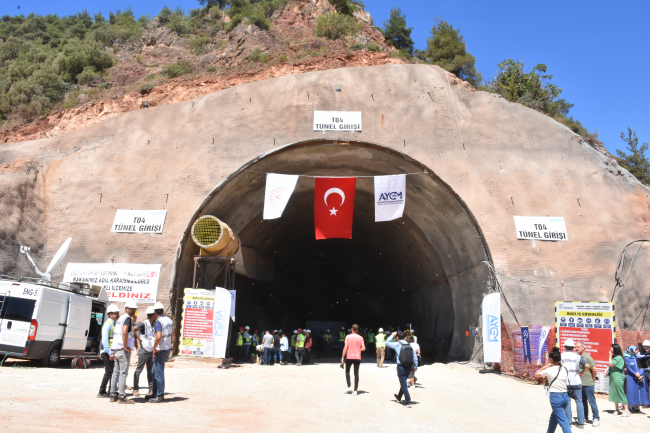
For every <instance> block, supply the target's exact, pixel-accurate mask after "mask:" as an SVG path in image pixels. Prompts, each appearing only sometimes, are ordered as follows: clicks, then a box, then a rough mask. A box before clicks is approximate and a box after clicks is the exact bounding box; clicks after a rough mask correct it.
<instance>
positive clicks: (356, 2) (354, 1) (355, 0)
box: [348, 0, 366, 9]
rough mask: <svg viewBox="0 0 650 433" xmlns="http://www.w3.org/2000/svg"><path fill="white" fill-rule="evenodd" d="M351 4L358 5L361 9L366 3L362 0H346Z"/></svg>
mask: <svg viewBox="0 0 650 433" xmlns="http://www.w3.org/2000/svg"><path fill="white" fill-rule="evenodd" d="M348 1H349V2H350V3H352V4H353V5H355V6H357V7H360V8H361V9H365V8H366V4H365V3H364V2H363V1H362V0H348Z"/></svg>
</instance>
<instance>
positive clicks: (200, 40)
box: [190, 36, 210, 55]
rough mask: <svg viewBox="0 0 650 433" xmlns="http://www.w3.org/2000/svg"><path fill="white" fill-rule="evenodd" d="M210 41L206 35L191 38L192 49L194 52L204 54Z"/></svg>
mask: <svg viewBox="0 0 650 433" xmlns="http://www.w3.org/2000/svg"><path fill="white" fill-rule="evenodd" d="M208 42H210V38H206V37H204V36H198V37H196V38H192V39H191V40H190V50H191V51H192V54H197V55H198V54H203V53H204V51H205V46H206V45H207V43H208Z"/></svg>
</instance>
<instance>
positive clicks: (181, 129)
mask: <svg viewBox="0 0 650 433" xmlns="http://www.w3.org/2000/svg"><path fill="white" fill-rule="evenodd" d="M242 30H243V29H242ZM209 85H212V84H210V83H205V86H209ZM335 85H337V86H340V87H341V90H340V91H336V90H335ZM197 86H199V84H198V83H197ZM215 90H219V88H215ZM199 94H200V95H202V96H199V97H197V98H196V99H194V100H192V101H187V102H179V103H176V104H171V105H166V106H157V107H154V108H150V109H148V110H138V111H133V112H129V113H125V114H121V115H118V116H115V117H112V118H109V119H107V120H105V121H103V122H99V123H96V124H94V125H92V126H90V127H87V128H83V129H78V130H76V131H74V132H70V133H67V134H63V135H60V136H57V137H52V138H45V139H41V140H35V141H28V142H21V143H7V144H4V145H2V146H0V185H2V189H1V190H0V194H3V195H2V200H1V201H0V214H2V215H3V216H8V217H3V219H2V222H1V224H2V225H1V226H0V239H2V240H3V242H2V243H0V270H1V272H2V273H5V272H6V273H9V274H12V273H13V274H28V271H27V269H26V267H25V266H24V263H23V262H22V261H20V260H19V258H18V254H17V249H16V245H20V244H25V245H30V246H32V247H33V249H34V252H35V256H36V258H37V261H38V263H39V264H41V263H46V262H47V261H48V260H49V258H50V257H51V256H52V255H53V254H54V252H55V251H56V249H57V248H58V246H59V245H60V244H61V243H62V242H63V240H65V239H66V238H67V237H68V236H72V237H73V243H72V246H71V248H70V252H69V255H68V258H67V260H68V261H70V262H109V260H110V258H111V257H113V256H116V257H117V260H118V261H119V262H126V263H160V264H161V265H162V270H161V280H160V287H159V293H158V298H159V299H160V300H161V301H162V302H163V303H165V304H167V303H168V302H169V299H170V292H171V295H172V296H171V300H172V301H173V302H175V301H176V300H177V299H176V296H177V295H178V293H179V290H182V288H183V287H186V284H187V282H188V278H190V284H191V275H189V277H188V273H187V269H188V268H187V260H188V259H190V258H191V256H192V254H193V252H194V251H193V250H192V244H191V241H189V240H188V238H187V230H188V227H189V226H190V225H191V223H192V222H193V218H195V217H196V216H197V215H200V214H202V213H214V214H215V215H217V216H218V217H220V218H221V217H224V218H225V219H226V220H227V222H228V223H229V224H230V225H231V227H232V228H233V229H234V230H235V231H237V232H238V233H240V235H241V236H242V237H243V238H244V239H245V241H246V245H248V246H251V247H254V248H256V249H258V250H259V251H260V253H262V254H264V255H268V256H270V257H273V258H274V259H275V260H276V270H277V269H280V268H282V266H284V265H283V263H286V262H285V260H286V259H287V258H286V257H285V256H283V255H282V254H283V252H286V251H290V252H291V257H293V258H298V259H299V258H300V257H301V254H302V253H301V251H298V250H297V248H298V247H299V246H300V245H298V244H292V243H291V242H289V241H282V242H284V243H283V244H282V243H281V239H293V238H304V237H305V236H308V237H309V238H310V239H311V240H313V238H312V237H311V236H313V232H312V231H311V230H313V226H312V225H311V224H312V221H313V220H312V219H311V218H312V216H311V214H310V207H309V206H310V204H309V203H310V201H309V199H306V198H305V197H311V200H313V190H312V189H310V188H313V184H311V183H309V182H310V181H309V180H307V181H305V182H307V183H305V184H304V185H303V186H304V189H301V190H300V191H302V192H300V193H297V196H296V200H297V202H296V204H295V207H294V208H292V209H293V210H292V211H291V212H289V213H288V214H287V215H288V216H287V219H284V218H285V217H284V216H283V218H281V219H278V220H273V221H274V222H266V221H264V222H261V212H262V208H261V202H260V200H261V199H262V198H263V190H264V177H263V176H262V175H259V173H257V174H256V172H257V171H261V172H269V171H274V170H278V171H280V170H281V169H282V168H283V167H286V169H287V170H289V169H290V170H301V173H302V174H310V175H314V174H315V175H327V174H337V175H339V174H359V173H367V174H368V175H372V174H397V173H405V172H414V171H415V172H421V174H420V175H419V176H423V177H422V179H420V180H416V179H414V178H412V177H409V178H408V179H409V180H408V181H407V182H408V185H409V188H410V189H409V192H408V193H407V208H406V211H405V217H404V219H403V220H396V221H395V223H394V224H393V223H374V220H373V215H374V214H373V213H372V205H371V204H370V205H369V204H367V203H372V196H371V193H372V186H371V183H370V181H367V182H366V181H364V180H359V196H358V199H357V202H356V204H355V212H357V209H358V212H359V215H358V219H355V223H354V224H355V233H356V234H355V236H354V237H353V241H352V242H353V243H350V244H332V245H342V247H341V248H345V245H357V247H355V248H358V249H355V251H356V252H355V254H357V253H358V254H362V253H363V251H364V248H363V242H362V241H363V240H364V239H366V240H367V242H368V243H367V245H370V246H371V247H368V248H366V250H367V251H366V253H369V252H372V251H379V252H385V254H386V255H389V254H388V253H389V250H386V249H385V248H388V246H387V245H398V246H397V247H395V248H394V249H393V250H392V251H393V252H395V251H398V252H400V254H398V255H397V257H406V258H408V260H406V261H405V262H409V263H412V264H409V265H405V266H406V267H405V268H404V269H408V270H409V271H408V272H406V273H405V274H404V276H403V278H401V279H400V278H397V279H396V281H397V282H396V286H395V287H402V286H401V285H399V284H403V285H404V290H408V289H411V290H412V292H410V293H409V292H408V291H406V292H405V294H404V296H403V297H402V298H400V302H401V303H402V304H404V305H409V306H410V307H408V308H411V310H409V311H411V312H410V313H409V314H410V315H411V316H410V317H416V318H417V321H416V319H413V321H414V323H417V324H419V325H421V326H420V328H423V329H422V330H421V331H420V333H421V335H423V334H424V335H426V337H421V338H424V340H425V341H424V346H423V347H425V348H426V350H427V351H429V352H428V353H432V354H437V355H440V353H442V352H444V353H445V354H449V355H450V356H453V357H459V358H462V357H469V356H471V354H472V353H473V352H472V350H473V349H474V340H473V339H469V338H467V339H466V337H465V333H464V332H465V329H467V327H468V326H470V325H472V323H474V324H478V323H479V315H480V301H481V299H482V296H483V294H484V293H485V292H486V291H488V290H489V288H490V287H491V284H493V281H491V280H490V278H489V275H488V274H487V269H486V268H485V266H484V265H483V264H482V261H483V260H490V261H492V262H493V263H494V265H495V267H496V269H497V271H498V272H499V275H498V278H499V279H500V281H501V284H502V286H503V290H504V293H505V295H506V296H507V298H508V301H509V302H510V304H511V305H512V307H513V308H514V310H515V312H516V314H517V318H518V320H519V322H520V323H522V324H524V323H538V324H552V323H553V322H554V318H553V314H554V304H553V302H554V301H562V300H589V301H609V299H610V298H611V295H612V289H613V276H614V270H615V259H616V256H617V253H618V252H619V250H620V248H621V247H622V246H623V245H625V244H626V243H627V242H628V241H630V240H633V239H640V238H646V237H647V233H648V232H649V231H650V223H649V222H648V221H650V197H649V195H648V191H647V189H646V188H645V187H644V186H643V185H641V184H640V183H639V182H638V181H636V179H635V178H634V177H633V176H631V175H630V174H629V173H628V172H627V171H626V170H624V169H621V168H620V167H618V166H617V165H616V164H613V163H612V159H611V158H610V157H608V156H607V155H604V154H603V153H600V152H598V151H597V150H596V149H594V148H593V147H592V146H591V145H589V144H588V143H586V142H585V141H584V140H583V139H581V138H580V137H579V136H577V135H575V134H573V133H572V132H571V131H570V130H569V129H567V128H566V127H564V126H562V125H560V124H558V123H557V122H555V121H553V120H552V119H550V118H548V117H547V116H544V115H542V114H540V113H537V112H535V111H533V110H530V109H527V108H525V107H523V106H521V105H518V104H513V103H510V102H508V101H506V100H504V99H503V98H500V97H497V96H495V95H492V94H488V93H484V92H477V91H474V90H473V89H472V88H471V87H468V86H466V85H465V83H464V82H462V81H460V80H458V81H457V80H454V77H453V76H450V75H449V74H447V73H446V72H445V71H443V70H442V69H440V68H438V67H435V66H425V65H383V66H372V67H357V68H342V69H335V70H325V71H316V72H310V73H304V74H297V75H291V76H284V77H280V78H273V79H269V80H264V81H257V82H253V83H248V84H242V85H238V86H236V87H232V88H228V89H225V90H221V91H217V92H216V93H210V94H205V93H198V94H197V95H199ZM314 110H325V111H327V110H332V111H336V110H340V111H360V112H362V119H363V131H362V132H356V133H349V132H325V133H323V132H316V131H314V130H313V128H312V124H313V112H314ZM461 134H462V141H461V138H460V136H461ZM334 162H335V164H334ZM242 167H243V168H245V170H249V171H245V170H243V171H242ZM388 170H390V172H387V171H388ZM425 170H426V173H424V171H425ZM281 172H282V171H281ZM284 172H285V173H290V171H284ZM310 191H312V192H310ZM310 194H311V195H310ZM409 197H410V198H409ZM311 203H313V201H312V202H311ZM117 209H166V210H167V220H166V223H165V227H164V232H163V234H162V235H158V236H144V235H122V234H113V233H111V232H110V227H111V224H112V221H113V218H114V216H115V211H116V210H117ZM291 215H293V216H291ZM513 215H523V216H562V217H564V218H565V220H566V224H567V230H568V234H569V241H567V242H543V241H523V240H517V239H516V234H515V228H514V221H513ZM291 218H295V220H293V219H291ZM355 218H357V216H356V214H355ZM401 222H404V223H405V224H401ZM294 223H295V224H294ZM283 224H288V226H287V225H283ZM382 224H383V225H382ZM303 234H304V235H303ZM384 234H385V235H386V241H385V242H381V239H382V235H384ZM278 236H280V237H278ZM355 240H356V241H358V242H359V243H357V244H354V242H355ZM319 242H321V241H319ZM399 242H401V243H399ZM301 245H302V244H301ZM318 245H323V244H318ZM274 246H278V248H277V249H274ZM305 248H315V247H314V246H313V244H305ZM386 255H384V254H382V256H384V257H385V256H386ZM425 259H426V260H425ZM350 260H351V262H355V263H356V262H359V260H358V259H355V258H354V257H352V258H351V259H350ZM361 262H363V263H366V266H370V265H368V264H369V263H370V264H373V263H377V264H378V266H379V265H380V268H383V271H382V272H385V273H386V278H389V277H390V278H393V277H395V276H398V275H401V274H400V272H403V271H400V269H402V268H401V267H399V266H396V265H394V264H391V263H399V262H400V260H399V259H396V260H394V261H385V259H383V258H379V255H377V256H376V257H375V256H373V257H370V256H369V257H367V258H365V259H364V260H361ZM647 264H648V263H647V257H646V256H645V255H644V254H643V251H641V253H640V254H639V256H638V259H637V263H636V265H635V266H636V268H635V269H640V268H641V267H643V266H647ZM316 271H317V270H315V271H314V272H316ZM353 271H354V270H353V269H351V270H350V272H351V273H350V275H349V281H352V282H354V281H358V278H359V276H360V275H361V278H365V277H363V275H364V274H362V273H361V274H355V273H354V272H353ZM378 271H379V270H378ZM355 272H356V271H355ZM635 272H636V271H635ZM319 275H320V274H319ZM378 275H380V274H378ZM633 275H636V274H633ZM286 278H287V277H285V281H286ZM322 278H326V277H322ZM633 280H635V281H636V283H635V285H634V286H632V285H629V286H628V287H626V288H625V291H624V292H623V293H622V294H621V297H620V298H619V303H618V304H617V308H618V309H619V310H618V312H617V324H618V325H619V326H629V325H630V324H631V323H632V321H633V320H634V318H635V317H636V316H637V315H638V313H639V309H638V305H637V301H638V300H639V299H645V298H646V297H647V292H648V290H649V289H650V287H648V284H647V283H646V282H645V280H644V279H643V278H636V279H635V278H634V276H633V278H631V279H630V281H633ZM373 281H374V280H373ZM377 281H381V280H377ZM391 281H392V280H391ZM400 281H401V282H400ZM253 283H254V281H248V280H246V279H245V278H243V277H242V278H241V279H240V280H239V283H238V284H241V285H240V286H239V287H238V290H241V291H242V292H240V293H242V297H243V298H245V297H246V296H245V294H246V293H249V294H250V293H256V294H257V295H256V296H262V294H263V293H266V292H264V291H262V292H256V290H258V288H259V284H256V285H253ZM276 283H277V284H280V283H278V282H276ZM377 284H379V283H377ZM630 284H631V283H630ZM278 287H280V286H278ZM271 289H272V287H271V286H269V287H268V290H271ZM274 290H275V289H274ZM278 290H279V289H278ZM238 299H239V294H238ZM369 302H370V301H369ZM382 302H383V301H379V300H377V301H376V304H379V306H377V305H376V304H375V301H372V305H375V307H376V308H381V303H382ZM402 304H400V305H402ZM396 305H397V304H396ZM375 307H373V308H375ZM243 311H246V309H244V310H243ZM502 312H503V319H504V320H505V321H507V322H514V319H513V318H512V317H510V315H509V313H508V312H507V309H506V307H505V305H504V306H502ZM238 314H239V313H238ZM242 314H245V313H242ZM260 317H261V316H260ZM443 319H444V320H443ZM400 320H401V319H400ZM436 320H438V321H443V322H444V323H442V322H436ZM639 320H641V319H639ZM450 324H451V325H450ZM639 326H640V322H637V323H636V324H635V328H638V327H639ZM644 326H647V324H646V325H644ZM443 328H444V332H443V331H442V330H441V329H443ZM427 334H428V335H427ZM469 340H472V341H471V342H470V341H469Z"/></svg>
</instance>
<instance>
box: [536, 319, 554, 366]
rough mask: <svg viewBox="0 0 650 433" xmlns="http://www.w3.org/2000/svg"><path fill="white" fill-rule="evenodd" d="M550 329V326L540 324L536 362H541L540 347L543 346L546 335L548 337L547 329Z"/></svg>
mask: <svg viewBox="0 0 650 433" xmlns="http://www.w3.org/2000/svg"><path fill="white" fill-rule="evenodd" d="M550 330H551V327H550V326H542V333H541V334H539V346H537V364H543V362H542V349H543V348H544V343H546V337H548V331H550ZM549 351H550V348H549Z"/></svg>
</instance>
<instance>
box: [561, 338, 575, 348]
mask: <svg viewBox="0 0 650 433" xmlns="http://www.w3.org/2000/svg"><path fill="white" fill-rule="evenodd" d="M564 347H575V343H574V342H573V339H572V338H567V339H566V341H565V342H564Z"/></svg>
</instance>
